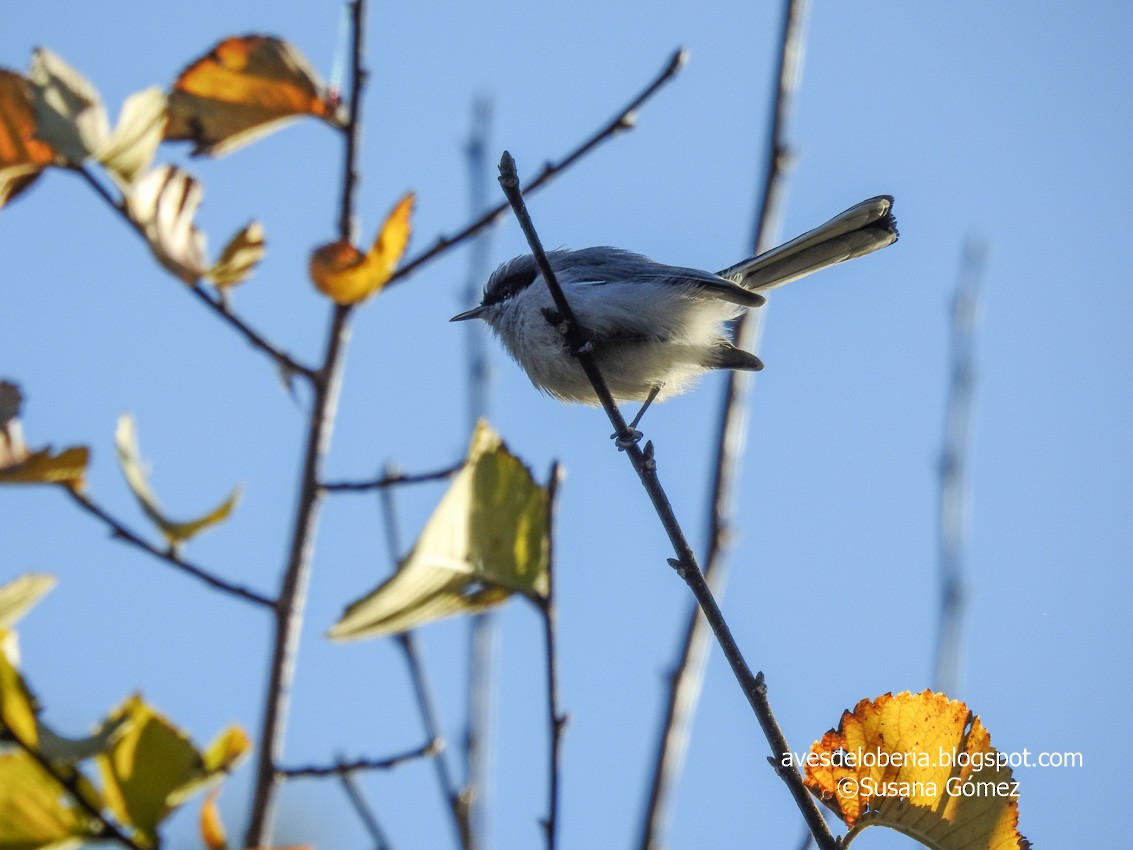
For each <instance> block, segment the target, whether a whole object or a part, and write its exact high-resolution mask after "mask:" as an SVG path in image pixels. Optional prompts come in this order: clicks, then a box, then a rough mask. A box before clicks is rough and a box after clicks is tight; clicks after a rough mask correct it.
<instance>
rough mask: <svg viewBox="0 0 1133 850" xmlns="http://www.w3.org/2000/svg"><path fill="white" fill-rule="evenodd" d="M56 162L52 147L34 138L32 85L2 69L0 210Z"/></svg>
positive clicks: (0, 71)
mask: <svg viewBox="0 0 1133 850" xmlns="http://www.w3.org/2000/svg"><path fill="white" fill-rule="evenodd" d="M54 161H55V151H54V150H53V149H52V147H51V145H49V144H47V142H45V141H43V140H42V139H38V138H36V136H35V106H34V105H33V103H32V93H31V83H30V82H28V80H27V79H26V78H25V77H24V76H23V75H21V74H17V73H16V72H15V71H9V70H7V69H5V68H0V207H2V206H4V204H6V203H7V202H8V201H10V200H12V199H13V198H15V197H16V196H17V195H18V194H20V192H23V191H24V190H25V189H27V188H28V187H30V186H31V184H32V183H34V182H35V181H36V178H38V177H39V175H40V174H41V173H42V171H43V169H45V168H46V167H47V166H49V165H51V164H52V163H53V162H54Z"/></svg>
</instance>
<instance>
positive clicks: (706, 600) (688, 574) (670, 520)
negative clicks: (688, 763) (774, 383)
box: [500, 151, 839, 850]
mask: <svg viewBox="0 0 1133 850" xmlns="http://www.w3.org/2000/svg"><path fill="white" fill-rule="evenodd" d="M500 186H501V187H502V188H503V190H504V194H505V195H507V199H508V203H510V204H511V207H512V211H513V212H514V213H515V217H516V219H517V220H518V221H519V226H520V228H521V229H522V230H523V235H524V236H525V237H526V239H527V244H528V246H530V248H531V253H532V254H533V255H534V257H535V264H536V266H537V267H538V269H539V271H540V273H541V274H542V275H543V280H544V282H545V283H546V284H547V289H548V290H550V294H551V298H552V300H553V301H554V302H555V310H556V311H557V313H558V315H557V317H556V319H555V322H556V324H557V325H558V326H559V327H560V333H561V334H562V336H563V339H564V340H565V341H566V343H567V345H568V346H569V350H570V351H571V354H572V356H574V358H575V359H576V360H577V362H578V365H579V367H580V368H581V369H582V371H583V372H584V373H585V374H586V378H587V380H589V381H590V385H591V387H593V389H594V394H595V395H596V396H598V399H599V401H600V402H601V404H602V409H603V410H604V411H605V412H606V416H607V417H608V418H609V420H610V424H611V425H613V426H614V433H615V434H616V435H617V436H618V438H619V441H618V448H619V450H621V451H624V452H625V454H626V457H627V458H628V460H629V462H630V464H631V465H632V466H633V469H634V472H636V473H637V477H638V479H639V480H640V481H641V485H642V487H644V488H645V492H646V494H647V495H648V496H649V500H650V502H652V503H653V509H654V511H656V513H657V518H658V519H659V520H660V521H661V526H662V527H663V528H664V530H665V534H666V536H668V538H669V543H670V544H671V545H672V547H673V551H674V553H675V554H676V557H675V558H670V559H669V564H670V566H672V567H673V568H674V569H675V570H676V571H677V574H678V575H679V576H680V577H681V578H682V579H684V581H685V583H686V584H687V585H688V587H689V590H691V591H692V594H693V595H694V596H695V597H696V601H697V603H698V604H699V605H700V609H701V611H703V612H704V616H705V618H706V619H707V620H708V625H709V626H710V627H711V629H712V633H713V635H715V637H716V642H717V643H718V644H719V646H720V649H721V651H722V652H723V653H724V657H725V658H726V659H727V661H728V666H729V667H730V668H731V670H732V674H733V675H734V676H735V677H736V681H737V682H738V683H739V685H740V689H741V690H742V691H743V692H744V696H745V697H746V698H747V701H748V704H749V705H750V706H751V709H752V712H753V713H754V714H755V716H756V720H757V721H758V722H759V726H760V728H761V729H762V730H763V734H764V736H765V737H766V739H767V742H768V744H769V745H770V746H771V752H772V754H773V755H772V756H771V757H770V759H769V760H770V762H771V765H772V767H773V768H774V770H775V772H776V774H777V775H778V776H779V778H780V779H782V780H783V782H784V784H785V785H786V786H787V789H788V790H789V791H790V793H791V797H792V798H793V799H794V801H795V804H796V805H797V806H798V808H799V811H800V813H801V814H802V816H803V818H804V819H805V820H806V823H807V827H808V828H809V829H810V831H811V834H812V835H814V837H815V841H816V842H817V843H818V846H819V847H820V848H821V850H837V848H838V846H839V843H838V841H837V840H836V839H835V838H834V836H833V835H832V834H831V832H830V828H829V827H828V826H827V825H826V821H825V820H824V819H823V817H822V813H821V812H820V811H819V810H818V804H817V803H816V802H815V800H814V798H813V797H812V796H811V794H810V793H809V792H808V791H807V790H806V787H805V786H804V785H803V780H802V777H801V776H800V775H799V772H798V771H797V770H795V769H794V768H793V767H792V766H791V764H790V753H791V750H790V748H789V747H788V745H787V740H786V738H785V737H784V736H783V731H782V729H781V728H780V727H779V723H778V721H777V720H776V719H775V715H774V714H773V713H772V711H771V705H770V703H769V702H768V700H767V686H766V684H765V683H764V680H763V674H762V673H760V674H759V675H755V674H754V673H752V671H751V667H749V666H748V663H747V660H746V659H745V658H744V656H743V653H742V652H741V651H740V647H739V645H738V644H737V643H736V639H735V637H734V636H733V635H732V632H731V629H729V628H728V624H727V622H726V621H725V619H724V615H723V612H721V610H720V606H719V605H718V604H717V603H716V598H715V597H714V596H713V595H712V589H711V588H710V587H709V586H708V582H707V580H706V579H705V577H704V574H703V573H702V572H701V570H700V565H699V564H698V563H697V561H696V555H695V554H694V553H693V551H692V547H691V546H690V545H689V543H688V538H686V537H685V533H684V531H683V529H682V528H681V525H680V522H679V521H678V520H677V516H676V514H675V513H674V512H673V506H672V504H671V503H670V502H669V497H668V495H667V494H666V493H665V490H664V488H663V487H662V486H661V479H660V477H659V476H658V474H657V461H656V458H655V454H654V448H653V443H652V442H649V443H646V444H645V448H644V449H642V448H641V447H640V446H638V444H637V435H636V434H635V433H634V432H633V431H631V429H630V428H629V427H628V426H627V425H626V421H625V418H624V417H623V416H622V413H621V411H620V410H618V406H617V404H615V402H614V399H613V396H612V395H611V394H610V390H609V387H608V386H607V385H606V382H605V380H603V378H602V373H601V371H600V370H599V369H598V365H597V363H596V362H595V358H594V355H593V351H592V349H593V347H594V346H593V343H592V342H591V341H590V340H589V339H588V338H587V335H586V330H585V328H582V327H581V326H580V325H579V323H578V319H577V318H576V316H575V314H574V311H573V310H572V309H571V306H570V303H569V302H568V301H567V298H566V295H565V294H564V293H563V289H562V287H561V286H560V285H559V281H558V279H557V278H556V276H555V271H554V269H552V268H551V264H550V262H549V261H548V260H547V254H546V252H545V251H544V250H543V245H542V242H541V241H540V239H539V234H538V233H537V232H536V230H535V225H534V224H533V223H532V221H531V215H530V213H528V211H527V205H526V204H525V203H524V201H523V193H522V192H521V191H520V187H519V177H518V176H517V175H516V168H515V160H514V159H513V158H512V156H511V154H509V153H508V152H507V151H504V154H503V156H502V157H501V158H500Z"/></svg>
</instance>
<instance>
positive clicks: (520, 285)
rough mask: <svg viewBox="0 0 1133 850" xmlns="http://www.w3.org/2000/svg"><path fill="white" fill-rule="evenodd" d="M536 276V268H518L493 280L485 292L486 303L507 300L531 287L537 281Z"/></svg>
mask: <svg viewBox="0 0 1133 850" xmlns="http://www.w3.org/2000/svg"><path fill="white" fill-rule="evenodd" d="M535 276H536V271H535V268H534V267H531V268H523V269H518V270H516V271H513V272H509V273H508V274H505V275H504V276H503V277H500V278H497V279H494V280H492V281H491V282H490V283H489V284H488V288H487V290H486V291H485V292H484V303H485V304H499V303H500V302H501V301H506V300H507V299H509V298H511V297H512V296H513V295H515V294H516V293H517V292H520V291H522V290H524V289H526V288H527V287H529V286H530V285H531V284H532V283H533V282H534V281H535Z"/></svg>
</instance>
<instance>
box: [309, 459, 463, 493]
mask: <svg viewBox="0 0 1133 850" xmlns="http://www.w3.org/2000/svg"><path fill="white" fill-rule="evenodd" d="M463 468H464V461H463V460H462V461H460V463H455V464H453V465H452V466H446V467H445V468H444V469H437V470H434V471H432V472H418V473H412V474H411V473H405V472H396V471H393V472H391V471H389V470H386V471H385V472H383V473H382V474H381V475H379V476H378V477H376V478H370V479H367V480H364V481H328V482H327V483H326V484H323V485H321V486H322V489H323V490H324V491H326V492H328V493H369V492H371V491H373V490H385V489H388V488H390V487H399V486H401V485H402V484H423V483H426V482H429V481H443V480H445V479H446V478H452V476H454V475H456V473H458V472H460V470H461V469H463Z"/></svg>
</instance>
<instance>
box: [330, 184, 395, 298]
mask: <svg viewBox="0 0 1133 850" xmlns="http://www.w3.org/2000/svg"><path fill="white" fill-rule="evenodd" d="M413 203H414V195H413V193H412V192H410V193H409V194H407V195H405V197H403V198H402V199H401V200H400V201H398V202H397V205H396V206H395V207H394V208H393V210H392V211H391V212H390V214H389V216H388V217H387V218H386V220H385V223H384V224H383V225H382V227H381V229H380V230H379V231H378V235H377V236H376V237H375V238H374V244H373V245H371V246H370V250H369V251H368V252H367V253H365V254H363V253H362V252H361V251H359V250H358V249H357V248H355V247H354V246H353V245H351V244H350V243H349V242H346V241H343V240H338V241H337V242H330V243H327V244H326V245H322V246H320V247H319V248H316V249H315V251H314V253H312V254H311V262H310V273H311V280H313V281H314V282H315V287H316V288H317V289H318V290H319V291H320V292H322V293H323V294H324V295H328V296H330V298H332V299H333V300H334V301H336V302H338V303H339V304H356V303H357V302H359V301H363V300H365V299H366V298H369V297H370V296H371V295H374V294H375V293H377V292H379V291H380V290H381V288H382V287H383V286H385V285H386V283H387V282H388V281H389V279H390V277H392V276H393V273H394V271H395V270H396V269H397V264H398V263H399V262H400V261H401V257H402V255H403V254H404V253H405V247H406V246H407V245H408V244H409V236H410V233H411V232H412V227H411V226H410V219H411V217H412V214H413Z"/></svg>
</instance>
